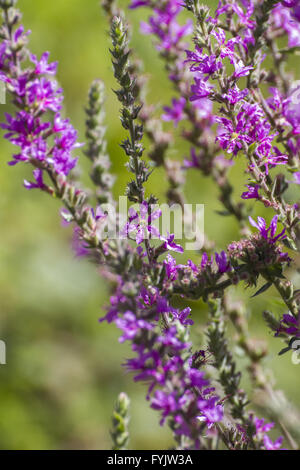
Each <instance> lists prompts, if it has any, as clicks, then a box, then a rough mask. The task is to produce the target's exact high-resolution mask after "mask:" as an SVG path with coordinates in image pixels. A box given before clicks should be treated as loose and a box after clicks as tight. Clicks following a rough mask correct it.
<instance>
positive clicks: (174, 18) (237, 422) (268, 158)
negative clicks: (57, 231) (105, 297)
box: [0, 0, 300, 450]
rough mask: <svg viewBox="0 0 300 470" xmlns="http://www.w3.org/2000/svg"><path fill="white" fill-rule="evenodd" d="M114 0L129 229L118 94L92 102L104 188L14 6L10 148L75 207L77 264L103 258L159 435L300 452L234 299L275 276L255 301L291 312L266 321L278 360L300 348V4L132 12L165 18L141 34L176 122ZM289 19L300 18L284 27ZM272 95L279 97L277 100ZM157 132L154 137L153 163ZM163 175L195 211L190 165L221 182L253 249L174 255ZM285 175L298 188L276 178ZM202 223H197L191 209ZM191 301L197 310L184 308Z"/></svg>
mask: <svg viewBox="0 0 300 470" xmlns="http://www.w3.org/2000/svg"><path fill="white" fill-rule="evenodd" d="M102 3H103V9H104V11H105V13H106V14H107V17H108V19H109V22H110V38H111V48H110V53H111V57H112V66H113V73H114V77H115V79H116V83H117V85H116V86H118V88H117V89H116V91H115V94H116V96H117V99H118V101H119V103H120V107H121V111H120V116H121V124H122V126H123V129H124V131H125V133H126V138H125V139H124V141H123V142H122V143H121V147H122V149H123V150H124V156H125V158H126V162H127V163H126V166H127V169H128V171H129V173H130V174H131V180H130V181H129V182H128V184H127V189H126V195H127V198H128V201H129V202H130V204H131V207H130V209H129V211H128V214H127V217H126V220H125V221H123V219H122V214H121V210H120V207H118V204H117V202H116V201H115V199H114V197H113V194H112V187H113V183H114V177H113V175H111V173H110V159H109V155H108V152H107V146H106V140H105V113H104V96H105V90H104V85H103V83H102V82H101V81H100V80H95V81H94V82H93V83H92V85H91V88H90V91H89V95H88V104H87V106H86V114H87V120H86V141H87V142H86V145H85V147H84V153H85V155H86V156H87V157H88V159H89V160H90V162H91V172H90V177H91V180H92V182H93V184H94V191H91V190H85V189H84V188H83V187H82V186H81V183H80V181H77V180H76V178H75V177H74V175H73V174H72V171H73V169H74V168H75V166H76V165H77V163H78V162H77V157H76V156H74V153H75V152H76V155H77V152H78V149H79V148H80V147H81V146H82V144H81V143H79V142H78V141H77V132H76V130H75V129H74V128H73V126H72V124H71V123H70V121H69V120H68V119H63V118H62V114H61V109H62V101H63V91H62V90H61V89H60V88H58V85H57V83H56V81H55V75H56V69H57V63H56V62H52V63H51V62H50V63H49V53H47V52H45V53H44V54H43V55H42V56H41V58H40V59H38V58H37V57H36V56H35V55H34V54H32V53H31V52H30V51H29V49H28V46H27V43H28V35H29V33H28V32H25V31H24V28H23V26H22V25H21V23H20V22H21V15H20V12H19V11H18V10H16V9H15V4H16V1H14V0H0V6H1V8H2V11H3V24H2V27H1V30H0V36H1V39H2V43H1V45H0V79H1V81H2V82H3V83H4V84H5V86H6V90H7V92H8V93H9V94H10V96H11V101H12V104H13V105H14V108H15V112H14V114H6V116H5V118H6V122H4V123H2V124H1V127H2V129H4V131H5V134H4V137H5V138H6V139H8V140H9V141H10V142H11V143H12V144H13V145H15V146H17V147H19V151H18V153H16V154H14V155H13V157H12V160H11V161H10V162H9V164H10V165H12V166H13V165H15V164H18V163H21V162H22V163H26V164H27V165H30V166H31V167H32V169H33V180H32V181H27V180H26V181H25V182H24V186H25V188H26V189H28V190H33V189H39V190H41V191H44V192H46V193H48V194H49V195H50V196H52V197H54V198H55V199H56V200H59V201H60V203H61V204H62V205H63V209H62V210H61V216H62V217H63V219H64V221H65V222H66V223H67V224H72V226H73V229H74V237H73V246H74V249H75V251H76V253H77V254H78V255H79V256H89V257H90V258H92V259H93V260H94V261H95V262H96V263H97V264H98V265H99V266H100V268H101V269H100V272H101V275H102V276H104V277H105V278H106V280H107V282H109V283H111V285H112V287H113V293H112V296H111V298H110V305H109V307H107V311H106V315H105V316H104V318H101V319H100V322H103V321H107V322H109V323H114V324H115V325H116V326H117V327H118V328H119V329H120V330H121V336H120V342H121V343H122V342H125V341H128V342H129V343H130V344H131V349H132V353H133V356H132V358H130V359H128V360H127V361H126V363H125V367H126V368H127V369H128V370H129V371H131V372H133V374H134V380H135V381H142V382H144V383H145V384H146V385H147V395H146V398H147V401H148V402H149V405H150V407H151V408H152V409H154V410H157V411H158V412H159V413H160V424H161V425H164V424H165V423H166V424H167V425H168V426H169V428H170V429H171V431H172V435H173V438H174V447H175V448H177V449H197V450H198V449H199V450H200V449H217V448H220V446H221V447H222V448H227V449H245V450H246V449H256V450H259V449H267V450H277V449H280V448H281V446H282V444H283V439H285V441H284V446H285V447H291V448H294V449H295V448H297V447H298V443H297V439H298V440H299V429H298V430H297V429H295V426H293V424H292V423H291V420H290V419H289V417H286V418H284V417H283V416H282V410H280V409H279V408H280V407H279V406H278V405H276V403H275V399H274V397H275V395H276V394H275V391H274V389H273V385H272V384H271V383H269V382H268V379H267V377H266V375H265V373H264V365H263V358H264V356H265V355H266V350H265V348H264V347H262V348H259V347H257V346H256V345H253V343H252V342H251V339H250V338H249V337H248V325H247V319H246V317H245V315H244V312H243V309H241V308H239V307H235V306H234V305H232V303H231V301H230V296H231V293H232V291H233V290H234V289H235V288H236V286H237V285H239V284H242V285H245V283H246V286H247V287H255V288H256V289H257V284H258V282H261V281H262V283H263V286H262V287H261V288H260V289H258V290H257V291H256V293H255V294H254V295H259V294H261V293H263V292H265V291H267V289H269V288H270V287H271V286H274V287H275V288H276V290H277V292H278V294H279V296H280V298H281V299H282V301H283V303H284V305H285V309H286V311H285V312H283V314H282V318H280V319H277V318H276V317H275V316H274V315H273V314H272V313H271V312H264V317H265V318H266V320H267V324H268V326H269V327H270V328H271V330H272V331H273V332H274V334H275V336H277V337H281V338H285V339H286V342H287V344H288V346H287V347H286V348H284V351H279V353H280V354H283V353H284V352H288V351H289V350H290V349H293V348H294V345H293V341H294V340H295V338H296V339H297V338H298V337H300V325H299V323H300V313H299V296H298V295H297V290H295V289H294V287H293V285H292V283H291V281H289V280H288V278H287V277H288V276H287V274H286V273H287V270H289V271H288V272H289V273H290V270H291V268H292V267H293V266H294V264H295V263H296V260H294V259H293V255H294V253H295V252H296V251H297V250H299V246H300V245H299V225H298V222H299V205H298V202H293V201H290V200H288V199H285V197H284V193H285V192H286V190H287V188H288V187H289V185H291V184H299V181H300V178H299V175H300V171H298V170H299V144H300V140H299V133H300V116H299V113H297V108H295V106H294V105H293V96H294V93H295V90H294V89H293V87H292V85H291V80H290V78H289V76H288V73H287V72H286V69H285V61H286V57H287V56H288V55H289V54H290V53H292V52H293V51H295V50H296V49H297V47H298V46H299V45H300V39H299V38H300V25H299V11H298V6H297V4H298V2H275V1H269V0H268V1H267V2H262V1H259V0H255V1H252V0H249V1H248V0H241V1H235V0H230V1H228V0H227V1H226V2H223V1H220V2H219V5H218V8H217V10H216V12H215V13H214V14H213V13H212V12H211V11H210V10H209V8H208V7H206V6H204V5H202V4H201V3H200V2H199V1H198V0H186V1H185V2H184V5H183V3H182V2H181V1H179V0H163V1H155V0H141V1H140V0H133V1H132V2H131V4H130V7H131V8H133V9H135V8H138V7H144V6H146V7H149V8H150V9H151V16H150V18H149V22H148V23H146V24H143V26H142V30H143V32H145V33H147V34H153V35H154V36H155V37H156V48H157V49H158V52H159V55H160V57H161V58H162V60H163V61H164V63H165V68H166V70H167V73H168V77H169V79H170V81H171V82H172V84H173V88H174V90H175V92H176V93H177V95H176V97H175V98H173V100H172V104H171V105H170V106H164V109H163V112H162V116H161V119H157V117H155V116H154V115H153V110H155V108H156V107H155V106H154V107H151V106H149V105H147V104H146V103H145V100H146V98H145V92H144V82H145V81H144V79H143V77H140V76H139V73H140V66H139V62H138V61H137V60H136V58H135V57H134V56H133V53H132V51H131V50H130V43H129V42H130V37H131V33H130V27H129V25H128V24H127V22H126V20H125V16H126V15H125V14H124V12H121V11H120V9H119V8H118V6H117V5H116V3H115V1H113V0H104V1H103V2H102ZM184 7H185V8H186V10H187V11H188V12H190V13H191V18H190V19H189V20H188V21H187V22H186V23H185V24H182V23H180V22H179V21H178V18H179V17H180V16H179V15H180V14H181V12H182V10H183V8H184ZM282 15H285V17H286V18H287V19H288V20H287V23H282V21H281V16H282ZM193 22H194V27H195V29H193ZM193 31H194V33H193ZM192 33H193V44H194V45H192V44H191V41H190V36H191V34H192ZM284 35H287V38H288V39H287V41H288V42H287V45H286V46H285V47H284V48H282V46H281V43H280V41H279V40H278V38H281V37H282V36H284ZM279 44H280V45H279ZM268 53H269V55H270V56H271V57H272V60H273V61H274V67H275V69H276V70H277V71H278V73H277V74H274V72H273V68H270V67H269V68H268V66H267V65H266V66H265V68H264V61H265V55H266V54H268ZM266 85H269V86H271V87H270V89H269V91H266ZM162 121H172V122H174V129H175V132H176V129H182V131H181V134H180V136H181V137H182V138H183V139H184V140H185V141H186V142H188V144H189V146H190V147H191V148H190V155H191V157H190V159H185V160H184V163H183V164H179V163H178V162H172V160H170V159H168V158H167V154H168V149H169V147H170V146H171V142H172V138H171V137H170V134H169V133H167V132H165V130H164V128H163V124H162ZM145 134H146V135H147V136H148V138H149V139H150V150H149V152H147V156H148V157H149V159H150V161H151V166H150V165H149V164H148V163H147V157H146V152H145V149H144V144H143V142H144V135H145ZM224 154H225V155H224ZM241 156H243V157H244V158H245V160H246V170H245V173H246V177H245V185H246V186H247V190H246V191H245V192H244V193H243V194H242V195H241V200H238V201H236V200H235V197H234V182H233V181H231V180H230V173H229V172H230V168H231V167H232V166H233V165H234V163H235V160H236V159H237V158H240V157H241ZM153 166H163V168H164V169H165V170H166V174H167V179H168V182H169V188H168V190H167V200H168V202H169V204H172V203H174V202H175V203H176V202H179V204H180V206H181V207H182V208H183V207H184V202H185V197H184V195H183V184H184V179H185V173H186V171H187V169H190V168H194V169H196V170H200V172H201V175H202V176H205V177H208V176H209V177H211V178H212V179H213V181H214V183H215V184H216V187H217V189H218V191H219V200H220V201H221V203H222V204H223V206H224V211H222V212H221V213H220V216H222V215H231V216H233V217H235V218H236V220H237V221H238V223H239V226H240V231H241V239H240V240H239V241H233V242H232V243H230V244H229V245H228V246H227V247H225V246H223V249H222V250H221V251H219V252H216V253H214V254H213V253H211V248H212V246H213V243H211V242H210V241H206V243H205V246H207V247H208V250H206V251H205V250H202V253H201V259H200V260H198V261H197V255H198V256H199V254H198V253H196V256H195V258H193V260H191V259H190V260H188V261H187V262H186V263H185V264H183V263H181V264H179V262H178V259H175V255H176V254H178V255H180V254H181V253H183V251H184V250H183V248H182V246H181V244H180V243H179V242H177V240H176V239H175V235H174V234H170V233H166V234H165V233H161V230H160V229H159V228H158V226H157V222H159V221H160V219H161V217H162V212H161V210H160V208H159V206H158V199H157V197H156V196H155V195H153V194H149V193H148V191H147V187H148V186H147V182H148V181H149V180H150V179H151V174H152V167H153ZM279 168H284V169H285V170H286V172H287V174H288V172H289V173H291V174H292V176H293V178H294V179H293V180H292V181H289V180H287V176H286V174H285V173H284V174H283V173H278V172H277V173H276V174H275V173H274V172H275V171H278V169H279ZM251 199H254V200H256V201H258V202H259V203H262V204H263V205H264V206H265V207H267V208H268V209H269V211H270V213H272V218H271V221H270V223H269V224H268V223H267V222H266V221H265V219H264V218H262V217H261V216H258V217H257V220H255V219H254V218H252V217H251V216H249V215H250V213H251V211H252V208H251V207H250V206H248V203H249V201H248V200H251ZM108 207H110V208H111V209H112V211H113V214H115V220H116V225H117V227H118V229H119V232H118V233H119V234H120V236H119V237H111V236H110V232H109V230H107V226H108V224H109V216H110V214H109V211H108V209H107V208H108ZM188 219H189V221H190V222H192V219H191V218H190V214H188ZM279 223H280V224H281V225H282V226H283V227H282V228H280V229H279V228H278V224H279ZM251 227H252V228H251ZM253 227H254V229H255V233H252V230H253ZM197 236H199V234H197ZM176 256H177V255H176ZM228 291H229V292H228ZM178 296H180V298H181V300H182V302H185V305H184V308H179V307H176V305H177V304H176V297H178ZM190 299H202V300H203V302H204V303H205V304H206V306H207V311H208V313H209V323H208V325H207V327H206V328H205V333H206V338H207V340H206V342H205V343H204V344H203V346H201V348H200V347H199V346H198V344H199V342H196V343H195V344H196V345H197V346H195V345H193V337H192V336H191V334H192V333H193V329H194V328H195V326H194V325H195V323H196V322H197V319H196V317H195V315H193V319H192V318H191V315H192V311H191V308H190V303H189V300H190ZM228 318H229V319H230V320H231V321H232V323H233V324H234V326H235V328H236V330H237V338H236V339H235V341H236V342H237V343H238V344H239V346H240V347H241V348H242V350H243V351H244V353H245V355H246V356H247V358H248V359H249V362H250V365H249V370H250V374H251V378H252V380H253V384H254V386H255V387H258V388H260V391H262V392H263V394H264V396H265V395H268V396H269V400H270V404H271V405H272V407H271V408H272V420H273V421H274V422H272V423H267V422H266V421H265V419H264V418H260V417H257V416H256V415H255V413H254V411H253V410H251V401H250V397H248V396H247V394H246V392H245V391H243V390H242V389H241V377H242V371H239V367H238V365H237V363H236V358H235V354H234V349H231V346H232V341H231V340H230V339H229V337H228V335H227V329H226V327H225V325H226V320H227V319H228ZM128 404H129V400H128V398H127V396H126V395H125V394H121V395H120V397H119V400H118V403H117V406H116V410H115V412H114V418H113V429H112V431H111V435H112V438H113V446H114V448H115V449H123V448H125V446H126V444H127V441H128V430H127V425H128ZM132 406H134V403H133V404H132ZM295 413H297V412H296V411H295ZM275 424H276V425H278V427H279V428H280V429H281V431H282V434H283V436H282V437H277V438H275V440H274V441H273V440H272V439H271V438H270V436H269V431H270V430H271V428H272V427H273V426H274V425H275Z"/></svg>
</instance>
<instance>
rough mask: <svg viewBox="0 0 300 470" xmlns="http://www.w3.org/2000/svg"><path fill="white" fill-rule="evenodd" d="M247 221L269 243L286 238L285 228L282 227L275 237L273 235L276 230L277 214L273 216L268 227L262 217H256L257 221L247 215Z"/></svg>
mask: <svg viewBox="0 0 300 470" xmlns="http://www.w3.org/2000/svg"><path fill="white" fill-rule="evenodd" d="M249 221H250V224H251V225H252V226H253V227H256V228H257V229H258V230H259V232H260V234H261V236H262V237H263V238H264V239H265V240H267V241H268V242H269V243H271V244H272V243H275V242H276V241H278V240H283V239H284V238H286V235H284V233H285V229H283V230H282V231H281V232H280V233H279V235H277V236H276V237H275V236H274V235H275V233H276V230H277V223H278V215H275V216H274V217H273V219H272V220H271V224H270V227H268V228H267V226H266V221H265V219H264V218H263V217H257V222H255V221H254V220H253V219H252V217H249Z"/></svg>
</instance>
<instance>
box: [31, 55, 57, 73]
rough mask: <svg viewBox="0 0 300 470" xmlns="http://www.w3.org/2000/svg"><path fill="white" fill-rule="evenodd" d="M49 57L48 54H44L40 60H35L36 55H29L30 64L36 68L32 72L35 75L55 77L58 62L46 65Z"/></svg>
mask: <svg viewBox="0 0 300 470" xmlns="http://www.w3.org/2000/svg"><path fill="white" fill-rule="evenodd" d="M49 55H50V53H49V52H44V54H42V56H41V59H40V60H38V59H37V57H36V55H34V54H31V55H30V60H31V62H32V63H33V64H35V66H36V67H35V70H34V73H35V74H36V75H43V74H48V75H55V74H56V69H57V64H58V62H52V63H51V64H48V59H49Z"/></svg>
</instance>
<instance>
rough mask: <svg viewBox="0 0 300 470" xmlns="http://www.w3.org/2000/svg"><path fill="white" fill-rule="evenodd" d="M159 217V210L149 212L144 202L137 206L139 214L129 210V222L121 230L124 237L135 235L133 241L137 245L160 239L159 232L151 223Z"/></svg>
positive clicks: (131, 209) (149, 209)
mask: <svg viewBox="0 0 300 470" xmlns="http://www.w3.org/2000/svg"><path fill="white" fill-rule="evenodd" d="M160 216H161V211H160V210H155V211H153V212H151V208H150V207H149V205H148V203H147V202H146V201H144V202H142V204H140V206H139V213H138V212H137V211H136V210H135V209H133V208H130V209H129V221H128V222H127V223H126V225H125V227H124V228H123V230H122V234H123V235H124V236H129V234H131V233H133V232H134V233H135V241H136V243H137V244H138V245H139V244H140V243H142V242H143V241H144V240H147V239H149V238H161V236H160V233H159V230H158V228H157V227H155V226H154V225H153V224H152V223H153V221H154V220H156V219H158V218H159V217H160Z"/></svg>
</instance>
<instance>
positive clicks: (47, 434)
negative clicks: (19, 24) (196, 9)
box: [0, 0, 300, 449]
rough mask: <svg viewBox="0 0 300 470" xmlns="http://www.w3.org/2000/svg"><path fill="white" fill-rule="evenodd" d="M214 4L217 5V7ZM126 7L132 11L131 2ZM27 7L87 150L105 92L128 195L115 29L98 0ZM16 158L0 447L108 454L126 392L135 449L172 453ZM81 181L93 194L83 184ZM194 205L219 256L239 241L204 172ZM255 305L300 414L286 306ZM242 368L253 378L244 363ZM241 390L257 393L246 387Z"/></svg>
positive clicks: (274, 301)
mask: <svg viewBox="0 0 300 470" xmlns="http://www.w3.org/2000/svg"><path fill="white" fill-rule="evenodd" d="M210 3H211V4H212V5H213V6H214V4H215V3H216V2H210ZM120 4H121V5H122V6H123V7H125V8H126V6H127V5H128V2H127V1H122V2H120ZM19 6H20V8H21V9H22V12H23V15H24V17H23V19H24V24H25V27H26V28H27V29H30V30H32V34H31V42H30V48H31V50H32V52H34V53H35V54H38V55H40V54H41V53H42V52H44V51H45V50H48V51H51V59H52V60H58V61H59V75H58V78H59V81H60V84H61V85H62V86H63V88H64V90H65V113H66V115H67V116H69V117H71V119H72V122H73V124H74V125H75V127H76V128H77V129H78V130H79V133H80V140H81V141H84V121H85V114H84V105H85V102H86V97H87V92H88V88H89V85H90V83H91V81H92V80H93V79H94V78H96V77H99V78H102V79H103V80H104V81H105V83H106V86H107V103H106V107H107V124H108V132H107V138H108V148H109V152H110V155H111V159H112V162H113V166H112V171H113V172H114V173H115V174H116V176H117V182H116V185H115V188H114V191H115V194H116V196H117V195H119V194H124V190H125V185H126V181H127V178H128V174H127V171H126V169H125V167H124V163H125V157H124V155H123V153H122V151H121V149H120V148H119V142H120V140H121V139H122V138H123V131H122V130H121V125H120V123H119V120H118V119H117V117H118V109H119V106H118V103H117V101H116V98H115V96H114V94H113V92H112V88H114V87H115V82H114V78H113V74H112V70H111V63H110V57H109V52H108V47H109V38H108V35H107V30H108V25H107V23H106V19H105V17H104V15H103V13H102V12H101V10H100V7H99V1H98V0H89V1H88V2H87V1H83V0H64V1H63V2H62V1H61V0H52V1H51V2H49V1H46V0H40V1H39V2H37V1H36V0H23V1H22V0H20V1H19ZM146 16H147V12H146V11H135V12H129V14H128V18H129V19H130V21H131V22H132V24H133V29H134V35H133V40H132V43H133V47H134V48H135V50H136V53H137V55H138V56H140V57H141V58H142V59H143V61H144V63H145V72H146V73H147V74H149V75H150V76H151V78H150V83H149V101H150V100H152V101H153V102H155V103H158V104H160V105H161V106H163V105H164V104H168V102H169V100H170V99H171V97H172V89H171V87H170V86H169V84H168V82H167V79H166V77H165V73H164V69H163V64H162V63H161V61H160V59H159V58H158V57H157V53H156V51H155V49H154V48H153V47H152V44H151V39H150V38H149V37H144V36H141V35H140V34H139V22H140V20H141V19H145V17H146ZM7 110H9V106H8V105H7V106H6V105H5V106H4V105H3V106H1V107H0V117H1V120H2V117H3V113H4V111H7ZM12 151H13V148H12V147H11V145H10V144H8V143H6V142H5V141H4V140H3V138H1V141H0V153H1V160H0V227H1V231H0V339H2V340H4V341H5V342H6V344H7V365H5V366H4V365H2V366H1V365H0V448H1V449H85V448H90V449H108V448H110V446H111V442H110V436H109V428H110V419H111V413H112V409H113V405H114V402H115V400H116V398H117V395H118V393H119V392H120V391H125V392H127V393H128V395H129V396H130V398H131V400H132V407H131V426H130V428H131V442H130V448H132V449H164V448H167V447H168V446H170V445H171V436H170V433H169V431H168V429H163V428H161V427H159V425H158V422H159V417H158V415H157V413H156V412H154V411H152V410H149V409H148V404H147V402H146V400H145V397H144V395H145V389H144V386H143V385H140V384H133V382H132V378H131V376H130V374H127V373H126V372H125V370H124V369H123V368H122V367H121V364H122V363H123V362H124V361H125V359H126V358H127V357H128V356H129V355H130V351H129V349H128V348H127V347H126V346H125V345H120V344H119V343H118V332H117V331H116V329H115V327H114V326H113V325H110V326H107V325H105V324H101V325H100V324H99V323H98V318H99V317H100V316H102V315H103V313H104V306H105V304H107V302H108V301H109V300H108V299H109V291H108V288H107V286H106V285H105V282H103V280H102V279H101V278H100V277H99V275H98V273H97V271H96V269H95V266H93V265H91V264H89V263H88V262H86V261H83V260H78V259H76V258H75V257H74V255H73V253H72V251H71V248H70V232H69V230H68V229H66V228H64V227H62V225H61V221H60V217H59V209H60V205H59V203H58V202H57V201H55V200H51V198H49V196H47V195H44V194H41V193H39V192H36V191H26V190H25V189H24V188H23V185H22V182H23V179H24V178H28V177H29V176H30V170H29V168H28V167H26V166H24V165H23V166H22V165H17V166H16V167H13V168H12V167H9V166H8V165H7V163H6V162H7V161H8V160H9V159H10V156H11V153H12ZM187 155H188V148H187V147H186V145H185V144H183V143H182V142H180V141H176V145H175V146H174V147H173V149H171V150H170V152H169V156H171V157H173V158H177V159H183V157H184V156H187ZM80 166H81V169H82V172H83V174H84V173H86V172H87V171H88V163H87V162H86V159H85V157H84V156H83V155H81V157H80ZM242 170H243V162H238V163H237V165H236V166H235V168H234V169H233V170H232V175H231V177H232V179H233V180H234V182H235V186H236V195H237V197H238V196H239V194H241V192H242V189H243V184H244V183H245V180H244V179H243V178H242V177H241V176H240V175H241V171H242ZM245 178H246V177H245ZM84 181H85V182H86V184H88V183H87V181H88V180H87V178H86V177H84ZM164 181H165V180H164V175H163V173H162V172H160V171H157V172H155V174H154V176H153V177H152V180H151V191H152V192H154V193H155V194H157V195H158V196H159V197H160V198H161V200H164V187H165V183H164ZM199 190H200V191H199ZM186 195H187V198H188V200H189V202H193V203H204V204H205V230H206V233H207V235H208V236H209V237H210V238H212V239H214V240H216V243H217V248H218V249H223V248H224V247H225V246H226V244H227V243H229V242H230V241H232V240H233V239H238V238H239V234H238V227H237V224H236V223H235V221H234V220H232V218H228V217H226V218H222V217H220V216H218V215H217V214H216V211H217V210H220V209H221V207H220V205H219V203H218V201H217V191H216V189H215V187H214V185H213V184H212V183H211V182H210V181H209V180H205V179H203V178H202V177H201V175H199V174H198V173H197V172H195V173H190V174H189V177H188V184H187V185H186ZM292 196H294V195H293V194H291V197H292ZM258 209H259V211H260V212H259V214H261V215H263V212H262V211H261V208H258ZM257 213H258V212H257V211H256V206H255V207H254V214H256V215H257ZM267 218H268V219H270V214H268V215H267ZM294 280H295V282H298V279H297V278H295V279H294ZM251 294H253V292H250V291H244V290H243V289H240V290H239V291H237V293H236V298H237V299H243V300H244V301H245V302H246V303H247V306H248V307H249V322H250V328H251V331H252V332H253V335H255V336H256V337H258V338H261V339H266V340H267V341H268V342H269V346H270V355H269V356H268V358H267V359H266V366H267V367H268V368H269V369H271V370H272V373H273V375H274V379H275V380H276V382H277V384H278V388H281V389H283V390H284V391H285V393H286V395H287V397H288V399H289V400H291V401H292V402H294V403H295V404H298V405H300V397H299V392H298V389H299V367H300V366H295V365H292V363H291V359H290V356H289V355H286V356H283V357H279V356H278V355H277V353H278V350H279V349H281V344H280V342H279V341H278V340H276V339H274V338H273V337H272V336H271V334H270V333H269V332H268V330H267V327H266V326H265V324H264V323H263V321H262V316H261V313H262V311H263V309H264V308H269V309H273V311H277V312H283V311H284V307H283V306H282V304H281V303H280V301H279V300H278V298H277V296H276V294H275V292H273V291H271V290H269V291H268V292H266V293H265V294H263V295H261V296H260V297H259V298H258V299H250V296H251ZM192 306H193V317H194V320H195V322H196V324H199V325H200V324H203V323H205V322H206V321H207V317H206V312H205V307H204V305H203V304H202V303H201V302H194V303H193V304H192ZM250 309H251V312H252V313H251V314H250ZM195 328H196V333H197V337H196V341H198V343H199V344H201V343H202V341H203V335H202V333H201V332H200V330H199V331H198V329H197V328H198V327H197V326H196V327H195ZM230 331H231V330H229V333H230ZM202 344H203V343H202ZM239 363H240V367H241V368H243V367H244V368H245V361H244V360H243V359H242V358H241V359H239ZM244 386H245V387H246V388H247V389H248V390H249V391H250V392H251V389H250V388H249V383H248V382H247V380H246V379H245V380H244Z"/></svg>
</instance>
